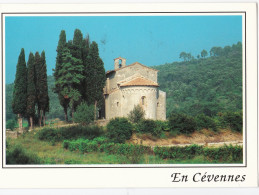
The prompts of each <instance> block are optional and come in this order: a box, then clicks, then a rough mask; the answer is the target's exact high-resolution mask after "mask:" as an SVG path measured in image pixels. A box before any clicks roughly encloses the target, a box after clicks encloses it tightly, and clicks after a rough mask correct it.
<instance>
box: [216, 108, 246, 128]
mask: <svg viewBox="0 0 259 195" xmlns="http://www.w3.org/2000/svg"><path fill="white" fill-rule="evenodd" d="M220 123H221V127H222V128H230V129H231V130H234V131H237V132H242V130H243V115H242V112H225V113H222V114H220Z"/></svg>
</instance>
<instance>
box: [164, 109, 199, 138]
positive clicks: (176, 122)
mask: <svg viewBox="0 0 259 195" xmlns="http://www.w3.org/2000/svg"><path fill="white" fill-rule="evenodd" d="M169 127H170V130H171V131H178V132H181V133H184V134H189V133H192V132H194V130H195V127H196V124H195V120H194V118H193V117H191V116H187V115H185V114H174V113H172V114H171V116H170V118H169Z"/></svg>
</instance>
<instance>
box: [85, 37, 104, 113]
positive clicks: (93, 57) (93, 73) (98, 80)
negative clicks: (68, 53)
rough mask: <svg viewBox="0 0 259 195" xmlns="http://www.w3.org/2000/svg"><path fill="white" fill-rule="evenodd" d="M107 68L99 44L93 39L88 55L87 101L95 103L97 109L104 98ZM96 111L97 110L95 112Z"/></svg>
mask: <svg viewBox="0 0 259 195" xmlns="http://www.w3.org/2000/svg"><path fill="white" fill-rule="evenodd" d="M105 79H106V76H105V69H104V64H103V61H102V59H101V58H100V56H99V49H98V45H97V43H96V42H95V41H93V42H92V43H91V45H90V49H89V55H88V57H87V76H86V84H87V86H88V88H87V94H86V96H87V103H88V104H89V105H90V104H94V105H95V111H96V109H97V104H98V102H101V101H102V99H103V87H104V84H105ZM95 113H96V112H95Z"/></svg>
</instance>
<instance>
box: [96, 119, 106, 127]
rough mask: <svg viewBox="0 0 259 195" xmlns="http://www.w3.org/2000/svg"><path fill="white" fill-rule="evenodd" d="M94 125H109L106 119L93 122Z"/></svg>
mask: <svg viewBox="0 0 259 195" xmlns="http://www.w3.org/2000/svg"><path fill="white" fill-rule="evenodd" d="M94 123H95V124H96V125H99V126H105V125H107V124H108V123H109V120H108V119H99V120H96V121H95V122H94Z"/></svg>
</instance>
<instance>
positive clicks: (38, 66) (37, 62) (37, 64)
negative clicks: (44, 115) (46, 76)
mask: <svg viewBox="0 0 259 195" xmlns="http://www.w3.org/2000/svg"><path fill="white" fill-rule="evenodd" d="M34 68H35V89H36V110H37V116H36V118H37V120H38V121H37V123H38V124H39V125H40V124H41V116H40V114H41V112H40V103H39V99H40V74H41V58H40V54H39V52H38V51H37V52H36V53H35V55H34Z"/></svg>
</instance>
